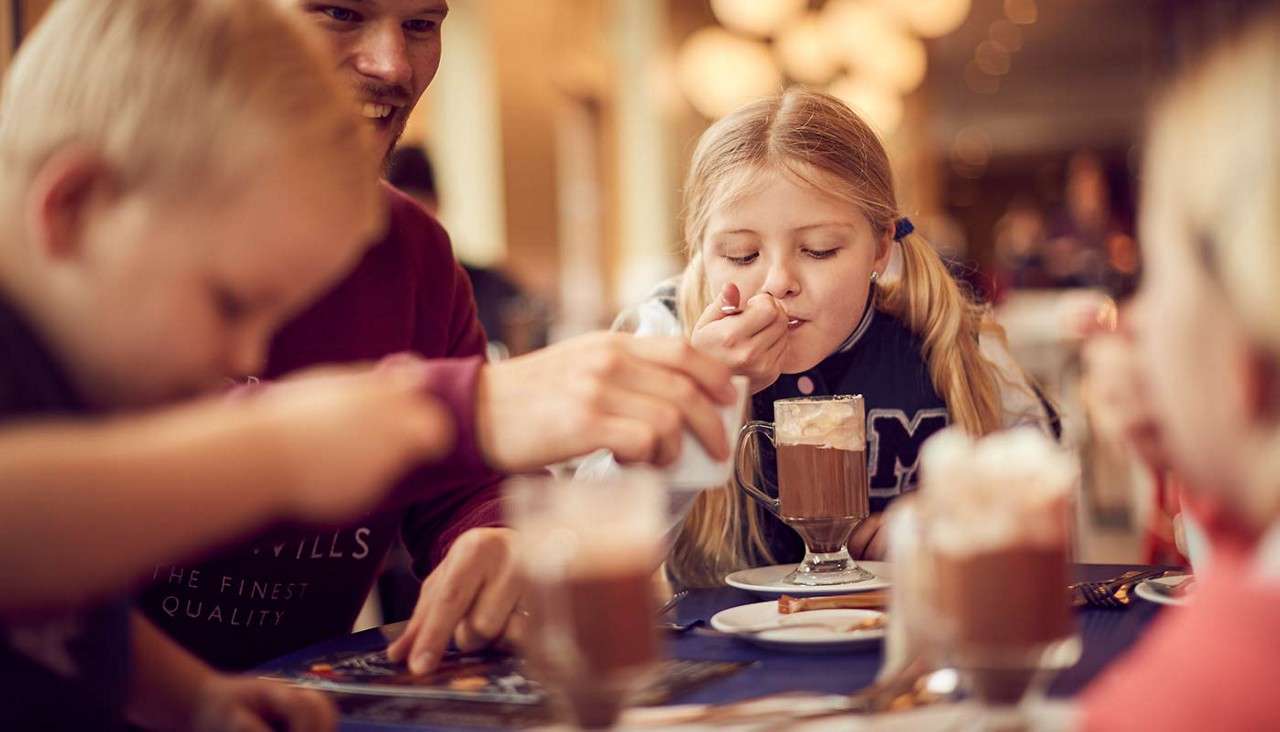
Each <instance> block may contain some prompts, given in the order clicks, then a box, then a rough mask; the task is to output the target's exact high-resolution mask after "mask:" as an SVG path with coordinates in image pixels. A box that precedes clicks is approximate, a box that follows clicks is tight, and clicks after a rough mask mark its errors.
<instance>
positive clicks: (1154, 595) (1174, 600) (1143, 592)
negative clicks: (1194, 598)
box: [1133, 574, 1195, 607]
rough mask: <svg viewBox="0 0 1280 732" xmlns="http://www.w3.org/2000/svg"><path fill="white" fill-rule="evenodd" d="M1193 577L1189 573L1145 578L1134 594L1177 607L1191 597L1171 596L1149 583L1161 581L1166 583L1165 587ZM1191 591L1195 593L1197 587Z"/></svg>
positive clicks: (1160, 582)
mask: <svg viewBox="0 0 1280 732" xmlns="http://www.w3.org/2000/svg"><path fill="white" fill-rule="evenodd" d="M1191 577H1192V575H1189V574H1180V575H1177V576H1174V577H1157V578H1155V579H1149V580H1144V581H1142V582H1139V583H1138V586H1137V587H1135V588H1134V590H1133V594H1135V595H1137V596H1138V597H1141V598H1142V599H1144V600H1146V601H1147V602H1154V603H1156V604H1157V605H1173V606H1175V607H1181V606H1183V605H1186V604H1187V600H1189V599H1191V598H1190V597H1188V596H1187V595H1183V596H1182V597H1169V596H1168V595H1162V594H1160V593H1159V592H1157V591H1156V590H1153V589H1151V588H1150V587H1148V586H1147V584H1148V583H1159V584H1162V585H1164V586H1165V587H1177V586H1178V585H1181V584H1182V583H1183V582H1186V581H1187V580H1189V579H1191ZM1190 592H1191V593H1193V594H1194V592H1195V589H1194V588H1192V589H1191V590H1190Z"/></svg>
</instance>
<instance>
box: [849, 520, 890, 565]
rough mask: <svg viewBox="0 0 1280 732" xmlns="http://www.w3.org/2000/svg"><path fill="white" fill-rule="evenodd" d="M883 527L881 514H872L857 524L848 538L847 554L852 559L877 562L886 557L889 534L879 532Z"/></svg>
mask: <svg viewBox="0 0 1280 732" xmlns="http://www.w3.org/2000/svg"><path fill="white" fill-rule="evenodd" d="M883 526H884V514H883V513H873V514H871V515H870V516H868V517H867V518H866V520H865V521H863V522H862V523H860V524H858V528H856V529H854V530H853V536H850V537H849V553H850V554H852V555H853V558H854V559H865V560H867V561H879V560H882V559H884V558H885V556H887V555H888V553H889V533H888V532H887V531H881V530H880V529H881V528H882V527H883Z"/></svg>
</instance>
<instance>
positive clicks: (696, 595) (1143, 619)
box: [261, 564, 1160, 732]
mask: <svg viewBox="0 0 1280 732" xmlns="http://www.w3.org/2000/svg"><path fill="white" fill-rule="evenodd" d="M1135 568H1136V567H1132V566H1128V565H1103V564H1089V565H1078V566H1077V576H1078V578H1079V579H1082V580H1101V579H1106V578H1109V577H1114V576H1116V575H1118V574H1120V573H1121V572H1124V571H1125V570H1128V569H1135ZM759 601H760V599H759V598H757V597H755V596H753V595H751V594H749V593H746V592H742V591H740V590H735V589H731V588H727V587H726V588H722V589H715V590H698V591H694V592H691V593H689V596H688V597H686V598H685V599H684V601H683V602H681V603H680V605H679V607H678V608H677V609H676V611H675V615H676V616H677V618H678V620H679V621H680V622H686V621H689V620H693V619H696V618H702V619H704V620H705V619H709V618H710V617H711V616H712V615H714V614H715V613H717V612H719V611H720V610H723V609H725V608H729V607H734V606H736V605H742V604H746V603H751V602H759ZM1159 609H1160V608H1159V606H1158V605H1153V604H1151V603H1147V602H1144V601H1142V600H1135V601H1134V603H1133V604H1132V605H1131V606H1129V607H1127V608H1125V609H1122V610H1103V609H1093V608H1088V609H1084V610H1082V611H1081V612H1079V613H1078V614H1077V618H1078V620H1079V622H1080V630H1081V638H1082V640H1083V642H1084V652H1083V655H1082V656H1081V659H1080V662H1079V663H1077V664H1076V665H1075V667H1073V668H1071V669H1069V670H1067V671H1064V672H1063V673H1062V674H1060V675H1059V676H1058V678H1057V679H1056V680H1055V682H1054V684H1053V686H1052V688H1051V690H1050V693H1051V694H1053V695H1055V696H1071V695H1074V694H1075V693H1077V692H1079V691H1080V690H1081V689H1082V688H1084V686H1085V685H1087V684H1088V683H1089V681H1090V680H1091V679H1093V678H1094V677H1095V676H1096V675H1097V674H1098V672H1100V671H1101V670H1102V669H1103V668H1104V667H1106V666H1107V665H1108V664H1109V663H1111V662H1112V661H1113V660H1115V659H1116V658H1117V657H1118V656H1120V655H1121V654H1123V653H1124V652H1125V650H1127V649H1128V648H1129V647H1130V646H1131V645H1132V644H1133V642H1134V641H1135V640H1137V639H1138V637H1139V636H1140V635H1142V632H1143V631H1144V630H1145V629H1146V627H1147V626H1148V625H1149V624H1150V623H1151V621H1152V620H1153V619H1154V618H1155V616H1156V614H1157V613H1158V611H1159ZM383 645H385V640H384V639H383V636H382V635H381V634H380V633H379V632H378V631H376V630H372V631H366V632H363V633H356V634H353V635H350V636H345V637H343V638H340V639H336V640H333V641H329V642H326V643H322V644H318V645H315V646H312V647H310V648H307V649H305V650H303V651H300V652H298V653H295V654H291V655H290V656H287V657H284V658H281V659H278V660H277V661H275V662H273V663H271V664H268V665H267V666H265V667H264V668H263V669H261V670H262V671H264V672H273V671H278V670H281V669H285V668H290V667H295V668H296V667H297V666H298V665H299V664H300V663H303V662H305V661H306V660H307V659H311V658H316V657H318V656H321V655H326V654H329V653H334V652H339V651H371V650H376V649H378V648H380V647H382V646H383ZM668 653H669V654H670V655H671V657H673V658H681V659H688V660H708V661H751V662H753V665H752V666H750V667H748V668H746V669H744V670H743V671H741V672H739V673H737V674H734V675H733V676H730V677H728V678H724V679H721V680H719V681H715V682H712V683H710V684H708V685H706V686H704V687H702V688H700V689H697V690H695V691H693V692H691V693H689V694H687V695H685V696H683V697H681V698H680V699H678V700H676V701H677V702H679V703H723V702H730V701H738V700H742V699H749V698H752V697H758V696H762V695H765V694H771V693H774V692H781V691H797V690H802V691H813V692H826V693H850V692H853V691H857V690H858V689H860V688H862V687H864V686H866V685H867V684H870V683H871V681H872V680H873V679H874V678H875V675H876V672H877V671H878V670H879V668H880V663H881V654H880V651H879V650H878V649H876V650H866V651H859V652H853V653H848V654H833V655H801V654H793V653H782V652H775V651H767V650H763V649H761V648H757V647H755V646H752V645H749V644H747V643H744V642H741V641H738V640H735V639H730V638H719V637H708V636H699V635H695V634H686V635H685V636H683V637H681V638H677V639H673V640H672V641H671V643H670V647H669V649H668ZM342 729H343V730H344V732H372V731H373V730H380V731H383V732H385V731H386V730H407V729H442V728H439V727H435V728H423V727H407V726H404V725H389V724H370V723H366V722H360V721H358V720H352V719H344V720H343V724H342ZM473 729H474V728H473Z"/></svg>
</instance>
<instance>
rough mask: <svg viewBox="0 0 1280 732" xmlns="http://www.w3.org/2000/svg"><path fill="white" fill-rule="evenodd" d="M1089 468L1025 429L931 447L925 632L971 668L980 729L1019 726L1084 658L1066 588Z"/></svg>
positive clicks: (923, 540) (923, 530)
mask: <svg viewBox="0 0 1280 732" xmlns="http://www.w3.org/2000/svg"><path fill="white" fill-rule="evenodd" d="M1078 479H1079V468H1078V464H1077V463H1076V461H1075V460H1074V458H1072V457H1071V456H1070V455H1069V454H1068V453H1066V452H1065V451H1063V450H1062V449H1060V448H1059V447H1058V446H1057V445H1056V444H1055V443H1053V442H1052V441H1051V440H1050V438H1048V437H1046V436H1044V435H1043V434H1041V433H1040V432H1038V431H1036V430H1034V429H1032V428H1020V429H1017V430H1012V431H1009V432H1004V433H997V434H995V435H993V436H989V437H985V438H982V439H979V440H973V439H971V438H970V437H968V436H967V435H965V434H964V433H963V432H962V431H961V430H959V429H958V428H954V427H953V428H950V429H948V430H945V431H943V432H940V433H938V434H937V435H935V436H934V437H932V438H930V440H929V441H928V442H926V443H925V445H924V448H923V450H922V453H921V490H920V496H919V502H918V509H919V522H918V526H919V534H918V537H919V541H920V546H921V548H922V554H923V555H924V564H926V565H927V568H928V569H927V571H928V572H929V574H930V575H931V579H930V581H929V582H927V583H922V584H921V585H920V587H921V588H927V589H923V590H920V591H921V592H922V593H923V594H925V595H927V596H926V597H922V598H919V602H920V604H923V605H927V606H928V607H929V608H930V610H931V611H930V612H928V613H926V614H924V615H923V616H922V617H927V620H926V621H925V622H922V623H918V628H917V630H918V632H919V635H920V636H922V637H923V639H924V640H925V642H926V643H927V644H928V645H930V646H931V648H932V650H933V652H934V655H935V657H937V658H939V659H940V660H941V661H942V662H943V663H946V664H948V665H951V666H953V667H955V668H956V669H957V670H959V671H960V672H961V674H962V675H963V676H964V678H965V680H966V682H967V685H968V687H969V692H970V695H971V696H972V698H974V699H976V700H977V701H978V702H979V705H980V710H981V715H982V719H981V720H980V721H979V724H978V725H977V726H978V727H981V728H986V729H1006V728H1007V729H1020V728H1023V727H1024V726H1025V724H1026V722H1027V720H1026V719H1025V718H1024V717H1023V712H1022V708H1023V707H1024V706H1025V704H1024V701H1028V700H1030V699H1033V698H1035V697H1038V696H1040V695H1041V694H1042V693H1043V692H1044V690H1045V688H1046V687H1047V685H1048V682H1049V681H1050V680H1051V678H1052V674H1053V672H1055V671H1057V670H1060V669H1063V668H1066V667H1068V666H1070V665H1072V664H1074V663H1075V662H1076V661H1077V660H1078V659H1079V657H1080V651H1081V646H1080V640H1079V635H1078V632H1077V628H1076V624H1075V621H1074V619H1073V617H1072V612H1071V601H1070V596H1069V593H1068V590H1067V586H1068V584H1069V583H1070V577H1071V574H1070V564H1069V562H1070V544H1071V535H1072V518H1071V517H1072V512H1071V505H1072V501H1071V495H1072V491H1073V490H1074V488H1075V486H1076V485H1077V483H1078Z"/></svg>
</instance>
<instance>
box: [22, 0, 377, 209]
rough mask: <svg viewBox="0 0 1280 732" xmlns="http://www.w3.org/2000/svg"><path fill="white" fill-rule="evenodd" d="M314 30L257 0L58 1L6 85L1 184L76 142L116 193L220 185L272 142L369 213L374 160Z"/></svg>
mask: <svg viewBox="0 0 1280 732" xmlns="http://www.w3.org/2000/svg"><path fill="white" fill-rule="evenodd" d="M312 33H313V31H312V30H311V29H309V28H306V27H305V26H304V25H303V24H302V23H301V21H300V20H298V19H296V18H295V17H292V16H291V15H290V14H289V13H287V12H286V11H284V10H283V9H281V8H279V7H277V6H276V4H275V3H271V2H264V0H59V2H57V3H55V4H54V6H53V7H52V9H51V10H50V11H49V13H48V15H47V16H46V17H45V18H44V19H43V20H42V21H41V23H40V24H39V26H38V27H37V28H36V30H35V32H34V33H33V34H32V35H31V37H30V38H28V39H27V40H26V41H25V42H24V43H23V45H22V47H21V49H20V51H19V53H18V55H17V57H16V58H15V59H14V62H13V64H12V66H11V67H10V69H9V73H8V75H7V76H6V78H5V81H4V89H3V94H2V97H0V184H3V190H4V192H5V193H7V194H10V195H12V194H14V193H19V192H21V191H23V190H25V188H26V186H27V185H28V184H29V182H30V180H31V178H32V176H33V175H34V174H35V172H36V171H37V170H38V169H39V168H40V166H41V165H43V164H44V162H45V161H47V160H48V158H49V156H51V155H52V154H54V153H55V152H56V151H58V150H59V149H62V148H63V147H66V146H70V145H76V146H81V147H84V148H86V149H88V150H90V151H91V152H93V153H94V154H96V155H98V156H100V157H101V158H103V160H104V162H105V163H106V164H107V165H108V166H109V167H110V169H111V173H112V174H113V175H114V176H115V177H116V180H115V181H114V183H116V184H118V185H120V186H121V187H123V188H125V189H131V188H134V187H147V188H150V189H152V190H155V191H157V192H162V193H166V194H173V195H176V196H190V195H191V194H192V192H193V191H195V190H199V191H201V192H202V193H205V192H213V193H230V192H234V190H235V188H236V184H237V183H238V182H239V181H242V180H244V178H245V176H249V175H252V173H253V170H254V167H255V165H258V164H261V162H262V160H263V159H264V158H265V157H267V156H269V155H271V154H273V153H275V152H278V151H280V150H282V149H283V150H287V151H288V152H291V153H304V154H306V155H308V156H310V157H320V159H321V160H322V161H323V162H324V163H325V165H324V166H323V167H324V168H325V170H327V171H332V175H334V176H335V178H334V180H335V182H337V183H341V182H343V181H345V183H346V186H347V188H348V189H349V190H350V191H351V195H352V201H351V206H352V209H353V211H373V210H375V209H374V208H373V207H374V206H375V205H376V201H377V198H376V196H377V187H376V185H374V182H375V181H376V180H377V169H378V168H377V166H378V154H377V152H376V151H375V150H374V148H373V142H372V139H371V137H370V134H369V131H368V130H367V126H366V125H363V124H361V121H360V120H359V118H358V116H357V115H356V113H355V110H356V107H355V101H354V99H353V98H352V97H351V94H350V91H349V90H348V89H347V88H346V87H345V85H343V84H342V83H341V82H340V81H339V80H338V77H337V74H336V71H335V70H334V68H333V66H334V64H333V63H332V61H331V60H330V59H329V58H328V56H327V54H325V52H324V50H323V46H322V45H320V43H319V39H316V38H314V37H313V35H312ZM356 176H359V177H356ZM353 180H357V181H359V180H367V181H368V182H369V183H368V185H364V186H361V185H351V182H352V181H353ZM11 200H12V199H11Z"/></svg>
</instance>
